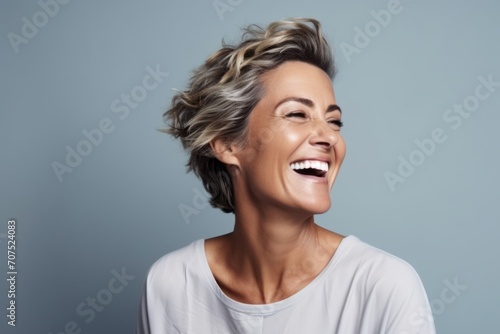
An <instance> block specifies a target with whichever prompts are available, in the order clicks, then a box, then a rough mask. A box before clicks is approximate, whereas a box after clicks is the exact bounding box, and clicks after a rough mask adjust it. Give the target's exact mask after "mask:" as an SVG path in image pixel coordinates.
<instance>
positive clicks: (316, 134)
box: [309, 119, 341, 149]
mask: <svg viewBox="0 0 500 334" xmlns="http://www.w3.org/2000/svg"><path fill="white" fill-rule="evenodd" d="M340 137H341V134H340V131H339V130H334V129H333V128H332V125H331V124H329V123H328V122H327V121H326V120H324V119H315V120H312V121H311V135H310V136H309V143H310V144H311V145H313V146H319V147H324V148H326V149H329V148H331V147H333V146H335V144H336V143H337V142H338V141H339V140H340Z"/></svg>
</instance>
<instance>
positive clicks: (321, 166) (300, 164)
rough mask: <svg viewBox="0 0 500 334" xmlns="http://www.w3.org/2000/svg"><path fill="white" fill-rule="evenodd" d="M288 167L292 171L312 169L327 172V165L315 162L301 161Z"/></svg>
mask: <svg viewBox="0 0 500 334" xmlns="http://www.w3.org/2000/svg"><path fill="white" fill-rule="evenodd" d="M290 166H291V167H292V169H304V168H314V169H319V170H322V171H323V172H328V163H327V162H323V161H317V160H303V161H299V162H294V163H292V164H291V165H290Z"/></svg>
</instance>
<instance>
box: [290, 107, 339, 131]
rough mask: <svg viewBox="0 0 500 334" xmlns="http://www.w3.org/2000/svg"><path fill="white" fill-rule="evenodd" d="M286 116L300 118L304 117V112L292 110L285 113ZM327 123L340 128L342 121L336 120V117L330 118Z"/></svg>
mask: <svg viewBox="0 0 500 334" xmlns="http://www.w3.org/2000/svg"><path fill="white" fill-rule="evenodd" d="M286 116H287V117H301V118H306V113H304V112H301V111H294V112H291V113H288V114H286ZM328 123H330V124H335V125H336V126H338V127H339V128H341V127H343V126H344V123H343V122H342V121H341V120H338V119H333V120H330V121H328Z"/></svg>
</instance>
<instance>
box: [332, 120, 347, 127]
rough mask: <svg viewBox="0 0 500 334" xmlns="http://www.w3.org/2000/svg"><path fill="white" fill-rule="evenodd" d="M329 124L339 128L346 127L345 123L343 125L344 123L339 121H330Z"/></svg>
mask: <svg viewBox="0 0 500 334" xmlns="http://www.w3.org/2000/svg"><path fill="white" fill-rule="evenodd" d="M328 123H330V124H333V125H335V126H338V127H339V128H341V127H343V126H344V123H342V121H341V120H339V119H331V120H329V121H328Z"/></svg>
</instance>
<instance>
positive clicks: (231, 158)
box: [210, 138, 240, 166]
mask: <svg viewBox="0 0 500 334" xmlns="http://www.w3.org/2000/svg"><path fill="white" fill-rule="evenodd" d="M210 148H211V149H212V152H213V154H214V156H215V157H216V158H217V159H218V160H219V161H220V162H222V163H224V164H226V165H235V166H239V165H240V164H239V160H238V158H237V157H236V152H237V149H236V147H235V146H234V145H232V144H228V143H227V142H225V141H224V140H223V139H222V138H216V139H214V140H212V141H211V142H210Z"/></svg>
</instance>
